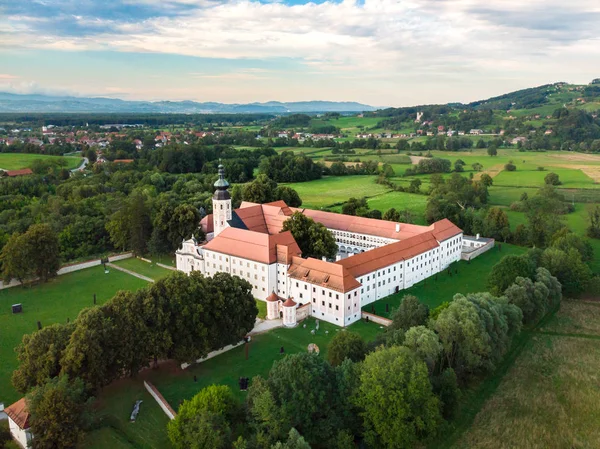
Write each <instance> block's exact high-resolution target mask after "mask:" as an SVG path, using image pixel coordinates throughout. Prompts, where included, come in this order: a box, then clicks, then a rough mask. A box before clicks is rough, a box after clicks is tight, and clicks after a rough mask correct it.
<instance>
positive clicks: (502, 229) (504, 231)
mask: <svg viewBox="0 0 600 449" xmlns="http://www.w3.org/2000/svg"><path fill="white" fill-rule="evenodd" d="M483 227H484V234H485V235H486V236H488V237H491V238H494V239H496V240H501V241H503V242H506V241H507V240H508V238H509V237H510V223H509V222H508V215H507V214H506V212H504V210H502V209H500V208H499V207H492V208H490V210H489V211H488V213H487V214H486V216H485V219H484V220H483Z"/></svg>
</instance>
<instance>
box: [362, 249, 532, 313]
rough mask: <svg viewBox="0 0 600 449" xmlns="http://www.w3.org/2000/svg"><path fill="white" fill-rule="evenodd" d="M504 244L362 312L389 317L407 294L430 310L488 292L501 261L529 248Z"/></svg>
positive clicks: (383, 299)
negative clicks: (491, 275)
mask: <svg viewBox="0 0 600 449" xmlns="http://www.w3.org/2000/svg"><path fill="white" fill-rule="evenodd" d="M501 245H502V249H501V250H500V249H499V246H498V245H497V246H496V247H495V248H492V249H491V250H489V251H488V252H486V253H483V254H482V255H480V256H479V257H477V258H475V259H473V260H472V261H471V262H470V263H468V262H467V261H463V260H461V261H459V262H457V263H455V264H453V265H452V266H451V273H452V274H451V275H450V274H448V270H446V271H444V272H442V273H439V274H438V275H437V280H436V277H435V276H433V277H431V278H429V279H426V280H424V281H421V282H419V283H418V284H416V285H413V286H412V287H410V288H408V289H406V290H401V291H400V292H398V293H396V294H394V295H391V296H388V297H386V298H382V299H380V300H379V301H376V302H374V303H372V304H368V305H366V306H364V307H363V310H365V311H367V312H373V309H374V310H375V312H374V313H375V314H376V315H380V316H385V317H389V316H390V315H391V313H392V312H393V310H394V309H396V308H398V306H399V305H400V303H401V302H402V298H403V297H404V295H409V294H410V295H415V296H416V297H417V298H419V300H420V301H421V302H423V303H425V304H427V305H428V306H429V307H430V308H435V307H437V306H439V305H440V304H441V303H443V302H444V301H451V300H452V298H453V297H454V295H455V294H457V293H463V294H466V293H477V292H485V291H487V290H488V288H487V278H488V274H489V272H490V270H491V269H492V267H493V266H494V265H495V264H496V263H498V261H500V259H502V258H503V257H504V256H506V255H508V254H517V255H518V254H523V253H524V252H525V251H527V249H526V248H522V247H519V246H515V245H509V244H506V243H502V244H501ZM455 270H458V273H455ZM386 304H387V305H389V312H387V311H386Z"/></svg>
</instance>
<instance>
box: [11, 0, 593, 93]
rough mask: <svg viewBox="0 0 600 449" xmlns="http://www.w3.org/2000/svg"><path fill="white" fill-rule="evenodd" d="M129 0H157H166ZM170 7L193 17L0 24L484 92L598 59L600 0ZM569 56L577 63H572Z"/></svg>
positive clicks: (56, 38)
mask: <svg viewBox="0 0 600 449" xmlns="http://www.w3.org/2000/svg"><path fill="white" fill-rule="evenodd" d="M127 2H128V3H129V4H143V5H157V4H159V0H127ZM160 4H163V3H162V2H160ZM164 5H165V7H168V8H177V7H179V6H181V5H185V6H186V7H188V6H190V5H193V6H194V8H193V9H190V10H189V12H188V13H187V14H186V15H181V14H178V15H171V16H169V17H156V18H151V19H147V20H144V21H141V22H135V20H130V21H128V22H121V21H115V20H109V19H97V18H93V17H75V18H74V19H75V20H76V21H77V23H78V24H80V25H82V27H85V26H86V25H89V24H91V23H93V24H95V25H97V24H98V23H101V24H105V25H106V32H104V33H102V32H101V33H98V32H97V30H96V32H94V33H90V34H89V35H85V34H83V35H79V36H70V35H55V34H52V33H51V32H48V31H47V28H46V31H45V32H44V33H39V32H38V31H37V30H38V28H37V26H36V25H37V24H38V22H39V21H40V20H43V19H39V18H35V19H28V18H24V17H20V18H19V19H20V20H16V21H15V20H14V19H15V18H11V17H8V18H6V19H5V20H2V19H0V25H3V24H5V23H6V24H7V26H6V27H5V30H7V31H5V32H6V34H5V35H4V36H5V37H6V39H4V40H5V45H6V46H7V47H10V46H11V45H16V46H26V47H34V48H51V49H59V50H65V51H73V50H90V49H93V50H100V49H102V50H114V51H122V52H152V53H168V54H179V55H186V56H197V57H208V58H225V59H262V60H265V59H267V60H268V59H273V60H277V59H278V58H292V59H294V60H297V61H300V62H301V63H303V64H304V65H305V66H306V73H307V74H310V75H311V76H313V77H329V78H331V77H339V79H346V80H354V81H356V82H357V83H358V82H359V81H360V80H362V81H363V82H369V80H381V81H385V82H387V83H388V85H394V84H396V85H400V86H401V85H402V83H403V82H418V81H420V82H423V83H425V82H427V80H433V79H435V80H437V82H438V83H444V82H448V83H449V86H458V85H457V84H456V83H457V82H460V83H461V86H462V85H463V84H465V83H464V81H466V83H467V84H469V83H470V84H471V87H470V92H471V93H472V94H473V95H475V96H476V95H478V93H479V91H480V90H481V89H479V87H478V86H479V84H478V83H485V82H486V79H487V80H490V79H515V78H516V77H517V78H518V77H520V79H521V80H522V81H523V83H522V84H523V87H525V86H527V85H528V84H530V83H531V82H534V81H533V80H541V79H544V80H546V79H547V80H548V81H551V80H553V79H556V78H557V77H558V79H567V78H568V76H567V75H568V74H569V73H570V72H571V71H572V70H573V68H576V67H578V65H579V64H581V68H582V69H583V73H581V74H582V76H586V77H591V75H592V73H593V71H594V70H597V69H598V67H597V65H595V64H594V63H593V61H597V60H598V59H597V58H598V57H600V45H598V38H599V37H600V29H599V28H598V27H597V26H596V24H597V22H596V21H595V20H593V19H594V18H598V17H600V4H599V3H598V2H597V0H573V1H571V2H570V3H569V4H568V5H565V3H564V1H563V0H528V1H527V2H523V1H522V0H502V2H501V3H500V2H498V3H497V2H493V3H492V2H490V1H489V0H364V2H357V1H356V0H344V1H342V2H331V1H329V2H325V3H320V4H314V3H307V4H303V5H294V6H290V5H286V4H285V3H282V2H279V1H274V2H268V3H260V2H258V1H249V0H230V1H224V2H217V1H206V0H203V1H201V2H198V1H192V0H173V1H169V2H167V3H164ZM586 17H587V18H589V20H585V18H586ZM8 24H11V25H10V26H8ZM15 24H18V25H15ZM563 60H569V61H571V63H570V66H568V67H567V66H565V65H564V64H563V63H562V62H561V61H563ZM279 75H282V74H279ZM588 75H590V76H588ZM268 76H269V75H268V74H267V73H260V72H254V73H253V72H250V71H239V72H234V73H206V74H196V75H194V77H199V78H211V77H221V78H222V79H230V80H239V81H244V80H260V79H263V78H267V77H268ZM282 76H285V75H282ZM596 76H597V75H596ZM469 80H470V81H469ZM530 80H532V81H530ZM489 83H490V82H489V81H488V85H487V89H488V90H489V89H490V85H489ZM482 85H483V84H482ZM435 87H436V89H439V86H435ZM463 88H464V86H463ZM503 90H504V89H500V92H502V91H503ZM463 92H464V89H463ZM450 99H454V100H458V99H465V100H467V99H468V98H461V96H460V95H455V96H454V97H453V98H448V100H450ZM379 101H380V100H379Z"/></svg>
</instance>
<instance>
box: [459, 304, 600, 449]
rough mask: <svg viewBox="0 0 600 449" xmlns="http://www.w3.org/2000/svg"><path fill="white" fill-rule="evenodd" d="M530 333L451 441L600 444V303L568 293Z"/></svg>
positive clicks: (556, 446)
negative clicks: (569, 296)
mask: <svg viewBox="0 0 600 449" xmlns="http://www.w3.org/2000/svg"><path fill="white" fill-rule="evenodd" d="M526 333H529V334H530V336H531V338H530V341H529V342H528V344H527V346H526V347H525V348H524V349H523V351H522V352H521V354H520V355H519V357H518V358H517V359H516V361H515V362H514V364H513V365H512V367H511V368H510V369H509V370H508V371H507V373H506V374H505V375H504V376H503V378H502V380H501V382H499V385H498V386H497V389H495V391H494V392H493V394H492V395H490V398H489V399H488V400H487V401H486V402H485V405H484V406H483V407H482V408H481V410H480V411H479V413H477V415H476V416H475V419H474V421H473V423H472V425H471V426H470V428H469V429H468V430H467V431H466V432H465V433H464V434H463V435H462V437H461V438H459V439H458V441H457V442H456V443H455V444H454V445H453V446H452V448H455V449H462V448H470V449H471V448H481V449H485V448H490V449H491V448H494V449H496V448H498V449H503V448H507V449H508V448H514V447H526V448H539V449H546V448H548V449H562V448H566V447H569V448H593V447H600V429H599V428H598V426H597V423H598V420H599V419H600V407H599V406H598V404H600V389H598V372H599V371H600V345H599V344H598V343H599V342H600V304H598V303H597V302H593V303H587V302H583V301H568V300H565V301H563V304H562V305H561V308H560V310H559V311H558V312H557V313H556V314H555V315H554V316H552V317H551V318H550V319H549V320H548V321H547V323H545V324H544V325H543V326H541V327H540V328H538V329H534V330H533V331H526Z"/></svg>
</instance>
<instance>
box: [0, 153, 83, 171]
mask: <svg viewBox="0 0 600 449" xmlns="http://www.w3.org/2000/svg"><path fill="white" fill-rule="evenodd" d="M59 157H62V158H63V159H65V160H66V161H67V166H66V167H65V168H68V169H69V170H71V169H73V168H77V167H79V165H80V164H81V158H80V157H76V156H48V155H46V154H27V153H0V169H4V170H19V169H21V168H29V167H31V163H32V162H33V161H35V160H37V159H55V158H59Z"/></svg>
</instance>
